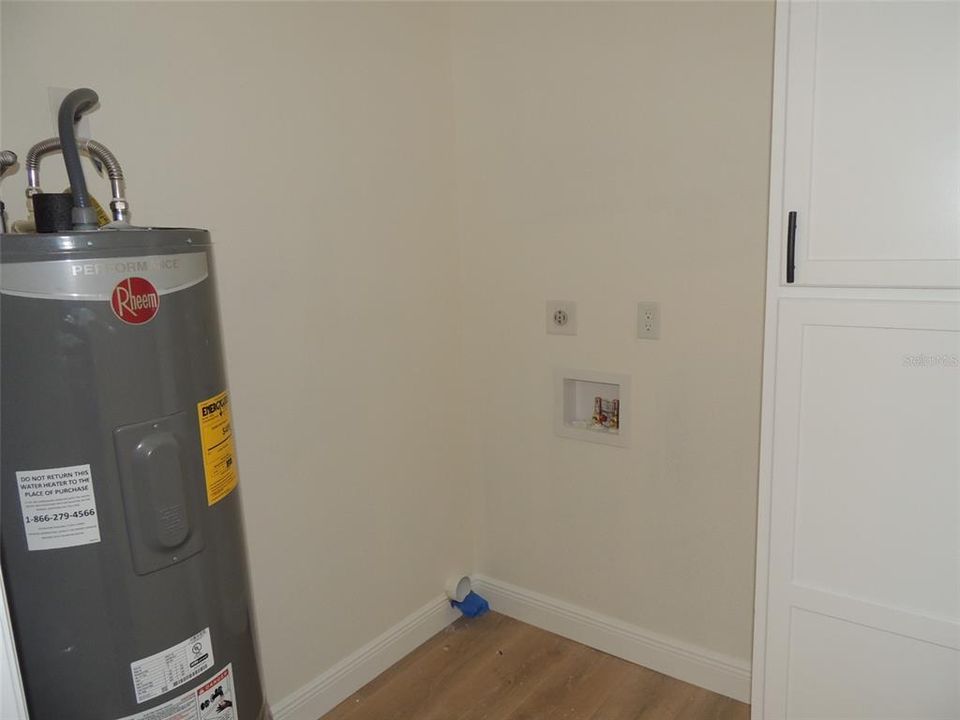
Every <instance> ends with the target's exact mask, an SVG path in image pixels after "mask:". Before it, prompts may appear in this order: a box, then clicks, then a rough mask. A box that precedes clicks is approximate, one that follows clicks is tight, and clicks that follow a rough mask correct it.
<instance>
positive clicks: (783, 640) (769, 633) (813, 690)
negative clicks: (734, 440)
mask: <svg viewBox="0 0 960 720" xmlns="http://www.w3.org/2000/svg"><path fill="white" fill-rule="evenodd" d="M775 392H776V401H775V411H774V416H773V427H774V440H773V456H772V472H773V476H772V484H771V493H770V538H769V565H768V585H767V598H766V600H767V625H766V647H765V654H766V661H765V667H764V682H765V689H764V707H763V711H762V715H760V717H763V718H764V720H781V719H783V718H787V719H789V720H801V719H803V720H841V719H842V720H957V718H960V303H952V302H922V301H916V302H913V301H897V302H890V301H879V300H827V299H823V300H821V299H784V300H781V301H780V305H779V330H778V334H777V368H776V388H775Z"/></svg>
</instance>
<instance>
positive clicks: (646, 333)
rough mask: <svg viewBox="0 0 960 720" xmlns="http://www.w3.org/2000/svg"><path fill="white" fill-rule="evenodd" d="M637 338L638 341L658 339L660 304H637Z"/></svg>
mask: <svg viewBox="0 0 960 720" xmlns="http://www.w3.org/2000/svg"><path fill="white" fill-rule="evenodd" d="M637 338H639V339H640V340H658V339H659V338H660V303H655V302H641V303H637Z"/></svg>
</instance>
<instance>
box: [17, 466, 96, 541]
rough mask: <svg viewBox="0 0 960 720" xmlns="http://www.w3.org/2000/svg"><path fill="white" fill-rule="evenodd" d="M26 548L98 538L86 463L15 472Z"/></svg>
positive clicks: (91, 480) (90, 479)
mask: <svg viewBox="0 0 960 720" xmlns="http://www.w3.org/2000/svg"><path fill="white" fill-rule="evenodd" d="M17 489H18V490H19V491H20V510H21V514H22V515H23V529H24V531H25V532H26V535H27V549H28V550H56V549H57V548H68V547H74V546H76V545H89V544H90V543H98V542H100V521H99V520H98V518H97V503H96V500H95V499H94V496H93V476H92V475H91V474H90V466H89V465H73V466H71V467H60V468H47V469H46V470H21V471H18V472H17Z"/></svg>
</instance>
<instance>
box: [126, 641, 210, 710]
mask: <svg viewBox="0 0 960 720" xmlns="http://www.w3.org/2000/svg"><path fill="white" fill-rule="evenodd" d="M212 667H213V644H212V643H211V642H210V628H204V629H203V630H202V631H201V632H198V633H197V634H196V635H194V636H193V637H189V638H187V639H186V640H184V641H183V642H181V643H177V644H176V645H174V646H173V647H169V648H167V649H166V650H161V651H160V652H158V653H156V654H155V655H151V656H150V657H147V658H143V660H137V661H136V662H132V663H130V672H131V673H132V675H133V690H134V692H135V693H136V695H137V703H142V702H146V701H147V700H152V699H153V698H155V697H159V696H160V695H163V694H164V693H166V692H170V691H171V690H173V689H174V688H178V687H180V686H181V685H183V684H184V683H188V682H190V681H191V680H193V679H194V678H195V677H197V676H199V675H202V674H203V673H205V672H206V671H207V670H209V669H210V668H212Z"/></svg>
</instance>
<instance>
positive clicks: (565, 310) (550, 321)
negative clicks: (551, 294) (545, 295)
mask: <svg viewBox="0 0 960 720" xmlns="http://www.w3.org/2000/svg"><path fill="white" fill-rule="evenodd" d="M558 317H559V318H562V319H560V320H559V321H558V319H557V318H558ZM545 319H546V323H547V332H548V333H549V334H550V335H576V334H577V304H576V303H575V302H571V301H570V300H547V313H546V318H545Z"/></svg>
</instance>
